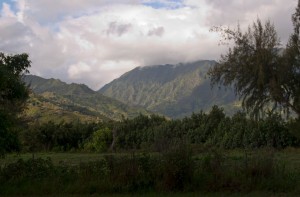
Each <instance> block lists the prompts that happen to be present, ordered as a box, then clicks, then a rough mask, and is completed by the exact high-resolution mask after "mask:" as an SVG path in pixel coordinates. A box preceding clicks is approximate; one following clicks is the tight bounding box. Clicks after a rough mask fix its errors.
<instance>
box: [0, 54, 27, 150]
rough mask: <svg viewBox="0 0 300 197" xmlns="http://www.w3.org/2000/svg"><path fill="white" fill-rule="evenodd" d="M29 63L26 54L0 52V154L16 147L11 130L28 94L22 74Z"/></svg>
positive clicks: (25, 71)
mask: <svg viewBox="0 0 300 197" xmlns="http://www.w3.org/2000/svg"><path fill="white" fill-rule="evenodd" d="M30 63H31V62H30V60H28V55H27V54H18V55H6V54H4V53H0V155H3V154H4V153H5V152H7V151H10V150H12V149H15V148H16V141H17V137H16V136H15V135H14V134H13V133H12V132H11V130H12V128H13V127H14V124H15V121H16V119H17V114H18V113H19V112H21V111H22V109H23V108H24V105H25V101H26V99H27V98H28V95H29V89H28V87H27V86H26V85H25V83H24V82H23V81H22V76H23V74H25V73H28V72H29V71H28V68H29V67H30Z"/></svg>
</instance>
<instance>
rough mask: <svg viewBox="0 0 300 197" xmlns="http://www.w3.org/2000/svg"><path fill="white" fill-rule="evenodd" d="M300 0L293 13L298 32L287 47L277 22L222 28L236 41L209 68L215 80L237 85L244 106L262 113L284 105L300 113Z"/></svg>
mask: <svg viewBox="0 0 300 197" xmlns="http://www.w3.org/2000/svg"><path fill="white" fill-rule="evenodd" d="M299 15H300V3H299V4H298V7H297V9H296V13H295V14H294V15H293V18H292V19H293V24H294V33H293V34H292V35H291V37H290V40H289V42H288V44H287V46H286V49H282V50H281V49H280V47H281V43H280V41H279V38H278V36H277V32H276V30H275V27H274V25H272V24H271V23H270V21H267V22H266V23H265V25H263V24H262V22H261V21H260V20H259V19H258V20H257V22H255V23H253V25H252V27H250V26H249V28H248V31H247V32H245V33H244V32H242V31H241V29H240V28H239V27H238V29H237V30H231V29H225V30H222V29H218V28H217V31H218V30H221V31H222V32H223V33H224V36H225V39H228V40H232V41H233V47H232V48H229V50H228V52H227V53H226V54H225V55H222V56H221V60H220V61H219V62H218V64H216V66H214V67H213V68H212V69H210V71H209V75H210V77H211V80H212V83H213V84H221V85H225V86H231V85H233V86H234V88H235V92H236V93H237V95H238V96H239V97H240V98H241V99H242V101H243V103H242V104H243V107H244V108H245V109H246V110H247V111H250V112H252V114H253V115H256V116H257V115H259V113H260V112H265V111H268V110H270V109H272V108H277V107H280V108H281V109H284V110H285V112H289V110H292V111H293V112H294V113H296V114H297V115H298V117H299V116H300V62H299V56H300V50H299V49H300V42H299V37H300V34H299V28H300V18H299Z"/></svg>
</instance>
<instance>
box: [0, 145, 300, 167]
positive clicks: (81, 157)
mask: <svg viewBox="0 0 300 197" xmlns="http://www.w3.org/2000/svg"><path fill="white" fill-rule="evenodd" d="M262 151H269V150H268V149H259V150H248V151H245V150H240V149H239V150H238V149H236V150H228V151H224V155H225V157H226V158H228V159H230V160H240V159H242V158H243V157H244V156H245V154H248V155H249V156H251V155H252V156H253V155H255V154H257V153H261V152H262ZM271 151H272V152H273V153H274V155H275V158H276V159H277V160H278V161H282V162H285V163H286V165H288V166H290V167H292V168H297V169H300V148H286V149H284V150H280V151H276V150H271ZM132 154H133V153H132V152H123V153H113V154H112V153H101V154H100V153H59V152H58V153H55V152H50V153H49V152H47V153H35V154H34V158H42V159H46V158H51V160H52V161H53V163H54V164H61V163H63V164H67V165H77V164H79V163H84V162H91V161H98V160H100V159H102V158H103V156H105V155H114V156H125V155H132ZM135 154H142V153H135ZM152 154H156V153H152ZM203 154H205V152H202V153H199V154H196V155H195V156H194V157H195V158H201V157H202V156H203ZM32 157H33V155H32V154H31V153H11V154H8V155H6V157H5V158H0V166H4V165H6V164H8V163H13V162H16V161H18V160H19V159H23V160H28V159H31V158H32Z"/></svg>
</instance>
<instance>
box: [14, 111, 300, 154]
mask: <svg viewBox="0 0 300 197" xmlns="http://www.w3.org/2000/svg"><path fill="white" fill-rule="evenodd" d="M291 124H292V122H291V123H290V122H285V121H284V120H283V119H282V118H281V117H280V116H279V115H277V114H270V115H269V116H268V117H266V118H265V119H261V120H254V119H249V118H247V117H246V115H245V114H243V113H240V112H239V113H236V114H235V115H233V116H232V117H226V116H225V114H224V112H223V111H222V109H220V108H218V107H216V106H215V107H213V108H212V110H211V111H210V112H209V113H208V114H206V113H202V112H201V113H198V114H193V115H192V116H191V117H186V118H184V119H181V120H166V119H165V118H163V117H160V116H156V115H152V116H150V117H148V116H145V115H140V116H138V117H136V118H133V119H125V120H123V121H121V122H113V121H111V122H99V123H81V122H73V123H64V122H61V123H53V122H48V123H44V124H40V123H39V124H33V125H31V126H29V127H28V128H27V129H25V130H23V131H21V132H20V133H19V134H20V136H21V138H20V139H21V145H23V149H24V151H29V152H30V151H33V152H36V151H70V150H72V151H77V152H78V151H81V152H82V151H84V152H107V151H117V152H120V151H121V152H122V151H148V152H162V151H163V150H166V149H169V148H171V147H172V146H173V145H175V144H178V143H181V142H184V143H187V144H188V145H189V146H191V147H194V148H195V149H197V148H200V149H201V147H203V146H205V147H207V146H212V147H218V148H222V149H235V148H251V149H253V148H261V147H273V148H276V149H282V148H285V147H288V146H295V147H298V146H300V140H299V139H297V138H296V137H295V135H293V134H292V131H291V130H290V125H291Z"/></svg>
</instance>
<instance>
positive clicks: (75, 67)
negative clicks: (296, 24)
mask: <svg viewBox="0 0 300 197" xmlns="http://www.w3.org/2000/svg"><path fill="white" fill-rule="evenodd" d="M297 2H298V1H297V0H0V51H1V52H5V53H9V54H17V53H28V54H29V57H30V60H31V61H32V65H31V68H30V72H31V74H35V75H38V76H41V77H45V78H59V79H61V80H62V81H65V82H68V83H71V82H74V83H84V84H86V85H88V86H89V87H91V88H92V89H94V90H98V89H99V88H101V87H102V86H103V85H105V84H106V83H109V82H110V81H112V80H113V79H115V78H117V77H119V76H121V75H122V74H124V73H125V72H127V71H129V70H131V69H133V68H135V67H137V66H148V65H157V64H177V63H185V62H193V61H197V60H218V59H219V58H220V55H221V54H224V53H226V50H227V49H228V48H227V47H228V46H219V41H220V39H221V37H220V35H219V34H218V33H215V32H211V31H210V29H211V28H212V27H214V26H220V25H221V26H226V27H230V28H233V29H234V28H236V26H237V24H240V26H241V27H242V28H247V27H248V25H250V24H252V23H253V21H256V20H257V18H260V19H261V20H262V21H266V20H270V21H271V22H272V23H274V25H275V27H276V30H277V31H278V35H279V37H280V40H281V42H282V44H283V47H284V45H285V43H286V42H287V40H288V37H289V35H290V34H291V32H292V23H291V15H292V14H293V13H294V10H295V8H296V5H297Z"/></svg>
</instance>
